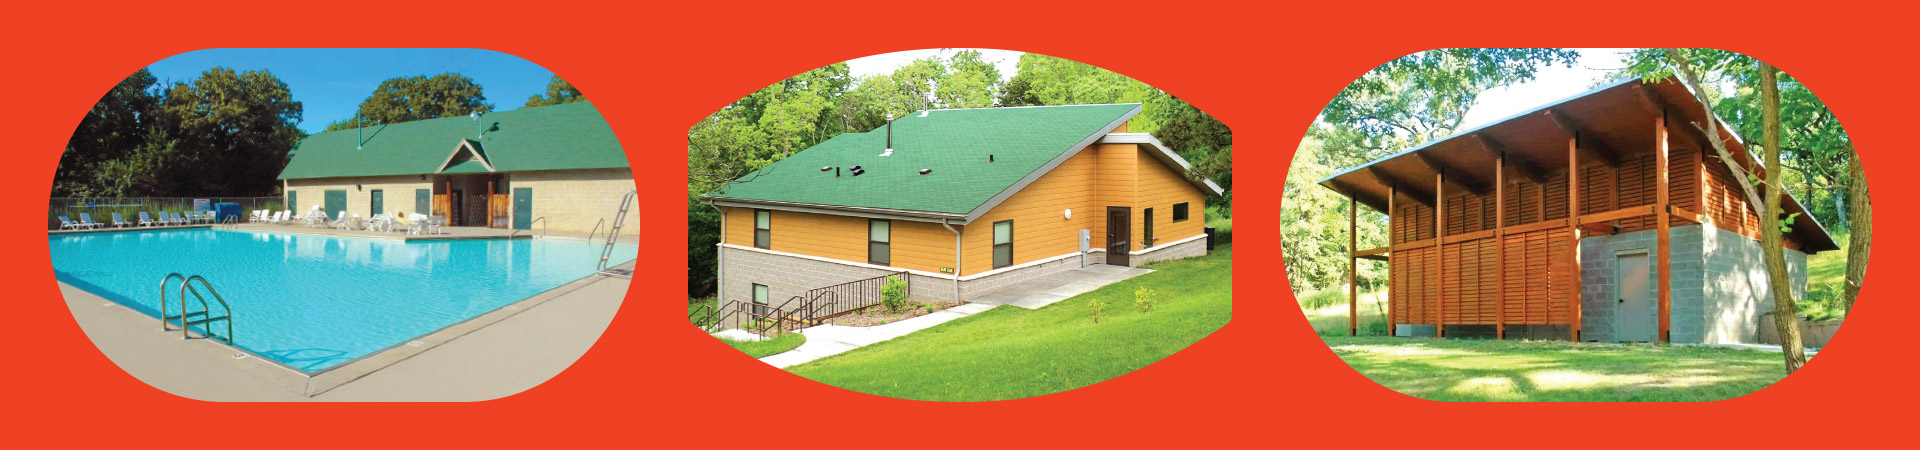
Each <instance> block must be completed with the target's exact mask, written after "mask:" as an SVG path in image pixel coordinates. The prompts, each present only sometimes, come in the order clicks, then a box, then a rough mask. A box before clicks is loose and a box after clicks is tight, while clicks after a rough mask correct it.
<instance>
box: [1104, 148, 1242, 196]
mask: <svg viewBox="0 0 1920 450" xmlns="http://www.w3.org/2000/svg"><path fill="white" fill-rule="evenodd" d="M1100 143H1102V144H1137V145H1139V146H1141V147H1145V148H1147V149H1149V150H1152V151H1149V152H1147V154H1149V155H1153V157H1154V159H1158V160H1160V162H1161V163H1162V164H1166V165H1168V166H1171V167H1177V168H1179V170H1180V177H1181V178H1186V179H1187V182H1188V183H1193V187H1197V188H1200V190H1201V191H1205V192H1207V193H1209V194H1213V195H1225V194H1226V193H1227V190H1226V189H1221V188H1220V185H1218V184H1214V183H1213V180H1209V179H1206V178H1194V177H1193V176H1192V175H1193V164H1192V163H1189V162H1187V159H1186V158H1181V157H1180V154H1179V153H1174V152H1173V149H1170V148H1167V144H1165V143H1162V142H1160V138H1156V137H1153V135H1151V134H1147V133H1108V134H1107V135H1106V136H1101V137H1100Z"/></svg>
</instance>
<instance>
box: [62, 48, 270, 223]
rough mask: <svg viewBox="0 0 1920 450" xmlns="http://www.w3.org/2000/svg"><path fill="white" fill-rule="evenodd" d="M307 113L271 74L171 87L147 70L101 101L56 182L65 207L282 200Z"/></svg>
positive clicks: (211, 75) (230, 74)
mask: <svg viewBox="0 0 1920 450" xmlns="http://www.w3.org/2000/svg"><path fill="white" fill-rule="evenodd" d="M301 112H302V108H301V105H300V102H296V101H293V96H292V94H291V93H290V92H289V91H288V90H287V84H286V83H285V82H282V81H280V79H279V78H276V77H274V76H273V74H271V73H268V72H266V71H246V72H236V71H234V70H232V69H228V68H224V67H215V68H212V69H208V70H206V71H205V72H202V73H201V74H200V76H199V77H198V78H194V79H191V80H186V81H180V82H175V83H173V84H172V85H169V86H165V87H162V86H160V85H159V83H158V81H157V80H156V79H155V78H154V77H153V75H152V74H151V73H148V72H147V71H146V70H141V71H138V72H135V73H134V74H133V75H131V76H129V77H127V78H126V79H125V80H122V81H121V82H120V83H119V84H118V85H115V86H114V88H113V89H112V90H110V91H108V92H107V94H106V95H105V96H103V97H101V99H100V101H99V102H96V103H95V104H94V107H93V109H92V110H91V111H89V112H88V114H87V116H86V117H83V118H82V119H81V122H80V126H79V127H78V128H76V129H74V132H73V136H72V137H71V138H70V139H69V140H68V142H67V149H66V152H65V153H63V154H62V155H61V157H60V167H59V168H58V169H57V170H56V171H55V174H54V186H53V195H54V196H58V197H77V196H99V197H146V196H238V195H263V194H272V193H275V192H278V190H279V187H280V184H279V182H278V181H276V180H275V177H276V176H277V175H278V174H279V171H280V168H281V167H282V166H284V165H285V164H286V161H287V152H288V150H290V149H291V148H293V143H294V141H296V140H298V139H300V137H301V132H300V129H299V128H297V127H296V126H295V125H296V124H298V123H299V122H300V116H301Z"/></svg>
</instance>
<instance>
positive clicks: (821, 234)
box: [725, 208, 958, 273]
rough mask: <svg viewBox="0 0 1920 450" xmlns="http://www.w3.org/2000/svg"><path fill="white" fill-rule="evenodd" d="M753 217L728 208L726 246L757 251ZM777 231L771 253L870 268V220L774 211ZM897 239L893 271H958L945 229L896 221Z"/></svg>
mask: <svg viewBox="0 0 1920 450" xmlns="http://www.w3.org/2000/svg"><path fill="white" fill-rule="evenodd" d="M753 211H754V209H753V208H726V212H727V213H726V221H727V235H726V237H725V242H726V243H729V244H734V245H739V246H743V247H752V246H753ZM772 225H773V227H772V229H771V230H772V244H773V246H772V247H773V248H772V250H776V251H782V252H787V253H797V254H801V255H807V256H818V257H821V258H831V259H838V260H842V261H849V262H856V263H865V262H867V218H865V217H853V216H836V215H828V214H814V213H804V212H794V211H773V223H772ZM955 228H958V227H955ZM892 234H893V236H892V243H891V245H890V246H889V247H890V250H891V251H890V255H889V256H890V258H891V259H892V261H891V262H892V263H893V264H891V265H889V266H890V267H899V268H902V269H912V270H923V271H927V272H935V273H938V272H940V269H941V268H943V267H953V233H952V232H948V231H947V229H946V228H944V227H941V226H940V224H937V223H928V222H912V221H905V220H895V221H893V228H892Z"/></svg>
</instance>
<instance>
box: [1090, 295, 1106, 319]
mask: <svg viewBox="0 0 1920 450" xmlns="http://www.w3.org/2000/svg"><path fill="white" fill-rule="evenodd" d="M1107 306H1108V304H1107V302H1103V301H1100V299H1099V298H1093V299H1088V300H1087V311H1088V312H1091V313H1093V323H1100V316H1104V315H1107Z"/></svg>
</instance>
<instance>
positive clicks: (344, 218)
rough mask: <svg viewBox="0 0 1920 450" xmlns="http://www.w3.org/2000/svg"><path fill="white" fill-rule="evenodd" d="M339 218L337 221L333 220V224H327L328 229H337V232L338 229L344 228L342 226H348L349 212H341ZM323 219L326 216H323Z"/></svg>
mask: <svg viewBox="0 0 1920 450" xmlns="http://www.w3.org/2000/svg"><path fill="white" fill-rule="evenodd" d="M337 216H338V217H337V218H335V219H333V221H332V222H327V227H328V228H333V229H336V230H338V229H340V227H342V226H344V225H346V224H347V212H346V211H340V213H339V214H337ZM323 217H324V216H323Z"/></svg>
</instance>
